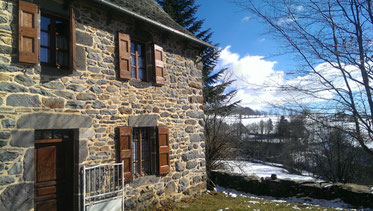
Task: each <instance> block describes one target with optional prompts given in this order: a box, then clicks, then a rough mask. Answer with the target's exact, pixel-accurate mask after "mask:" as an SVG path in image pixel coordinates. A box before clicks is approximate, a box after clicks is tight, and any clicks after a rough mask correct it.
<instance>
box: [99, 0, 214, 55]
mask: <svg viewBox="0 0 373 211" xmlns="http://www.w3.org/2000/svg"><path fill="white" fill-rule="evenodd" d="M93 1H95V2H97V3H99V4H104V5H106V6H108V7H110V8H112V9H115V10H118V11H120V12H124V13H126V14H128V15H130V16H133V17H135V18H138V19H141V20H143V21H145V22H147V23H150V24H153V25H156V26H158V27H160V28H162V29H164V30H166V31H169V32H172V33H174V34H176V35H179V36H182V37H184V38H187V39H189V40H192V41H194V42H197V43H198V44H201V45H204V46H208V47H210V48H215V46H213V45H211V44H210V43H207V42H205V41H202V40H200V39H198V38H196V37H193V36H191V35H188V34H185V33H183V32H180V31H178V30H176V29H173V28H171V27H168V26H166V25H163V24H161V23H158V22H156V21H153V20H151V19H149V18H146V17H143V16H141V15H139V14H137V13H134V12H132V11H130V10H128V9H125V8H122V7H119V6H118V5H116V4H113V3H111V2H108V1H105V0H93Z"/></svg>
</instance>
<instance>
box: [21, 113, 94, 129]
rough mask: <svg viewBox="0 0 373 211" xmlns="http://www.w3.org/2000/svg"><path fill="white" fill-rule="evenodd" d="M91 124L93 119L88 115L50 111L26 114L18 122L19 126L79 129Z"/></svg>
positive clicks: (88, 126)
mask: <svg viewBox="0 0 373 211" xmlns="http://www.w3.org/2000/svg"><path fill="white" fill-rule="evenodd" d="M91 126H92V119H91V118H90V117H87V116H80V115H64V114H48V113H39V114H28V115H24V116H22V117H21V118H19V120H18V122H17V128H32V129H77V128H90V127H91Z"/></svg>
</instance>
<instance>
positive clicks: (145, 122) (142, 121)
mask: <svg viewBox="0 0 373 211" xmlns="http://www.w3.org/2000/svg"><path fill="white" fill-rule="evenodd" d="M158 118H159V117H158V116H157V115H140V116H130V117H128V126H131V127H156V126H157V121H158Z"/></svg>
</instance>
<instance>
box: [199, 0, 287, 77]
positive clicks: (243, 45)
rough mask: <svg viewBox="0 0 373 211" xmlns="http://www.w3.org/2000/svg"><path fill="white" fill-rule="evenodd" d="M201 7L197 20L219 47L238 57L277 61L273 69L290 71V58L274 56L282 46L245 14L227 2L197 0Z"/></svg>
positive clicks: (259, 24)
mask: <svg viewBox="0 0 373 211" xmlns="http://www.w3.org/2000/svg"><path fill="white" fill-rule="evenodd" d="M196 3H197V4H199V5H200V7H199V9H198V12H197V17H198V18H200V19H205V23H204V27H205V28H211V29H212V31H213V32H214V34H213V37H212V40H213V41H214V42H216V43H220V47H222V48H225V47H226V46H231V48H230V50H231V51H232V52H235V53H238V54H239V55H240V56H245V55H251V56H264V57H265V60H268V61H276V62H277V63H276V64H275V65H274V69H275V70H284V71H288V70H291V69H292V67H291V64H292V60H291V59H290V58H289V56H273V55H274V54H277V53H280V52H281V43H279V41H278V40H274V39H273V38H272V37H271V36H269V35H265V34H264V33H265V32H266V26H264V25H263V24H262V23H259V22H258V21H257V20H255V19H254V18H253V17H252V16H251V15H250V14H249V13H248V12H247V11H244V10H243V9H242V8H239V7H238V6H236V5H235V4H233V3H231V2H229V1H228V0H215V1H213V0H197V1H196Z"/></svg>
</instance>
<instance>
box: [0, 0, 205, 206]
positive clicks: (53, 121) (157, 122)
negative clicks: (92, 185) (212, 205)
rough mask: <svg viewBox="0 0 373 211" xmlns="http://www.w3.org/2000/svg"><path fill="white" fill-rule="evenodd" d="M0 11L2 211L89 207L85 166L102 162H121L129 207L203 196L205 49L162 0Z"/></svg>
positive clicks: (13, 4)
mask: <svg viewBox="0 0 373 211" xmlns="http://www.w3.org/2000/svg"><path fill="white" fill-rule="evenodd" d="M0 8H1V10H0V121H1V125H0V210H17V211H19V210H33V209H34V210H49V209H51V210H56V209H57V208H58V210H83V208H84V207H83V205H82V204H83V203H84V202H83V200H82V197H83V195H84V193H86V192H87V190H88V189H85V188H83V185H84V184H85V182H86V179H87V178H85V177H83V176H82V175H83V174H82V169H83V166H85V167H87V166H94V165H98V164H103V163H118V162H122V163H123V164H122V165H123V166H121V167H120V171H117V172H123V175H124V180H122V179H121V177H119V176H113V175H112V176H111V177H110V178H111V179H113V180H115V181H117V182H118V181H119V182H122V181H123V182H124V183H125V185H124V187H123V190H124V191H123V192H124V202H123V204H124V208H125V209H143V208H144V207H146V206H154V205H159V204H161V203H164V202H166V201H168V200H180V199H182V198H186V197H192V196H194V195H196V194H199V193H201V192H203V191H204V190H205V186H206V168H205V160H204V159H205V156H204V147H205V145H204V144H205V143H204V136H203V124H204V122H203V111H202V103H203V97H202V72H201V69H202V64H201V62H200V61H199V57H198V55H199V53H200V51H201V49H202V48H203V47H205V46H209V44H208V43H205V42H203V41H201V40H199V39H197V38H196V37H194V36H193V35H192V34H191V33H189V32H188V31H187V30H185V29H184V28H182V27H181V26H180V25H178V24H177V23H176V22H174V21H173V20H172V19H171V18H170V17H169V16H168V15H167V14H166V13H165V12H164V11H163V10H162V9H161V8H160V7H159V6H158V4H157V3H156V2H155V1H153V0H0ZM122 169H123V171H122ZM109 176H110V173H109ZM118 178H119V179H118ZM98 185H102V184H98ZM109 185H110V184H109ZM111 185H112V184H111ZM84 187H85V186H84Z"/></svg>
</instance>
